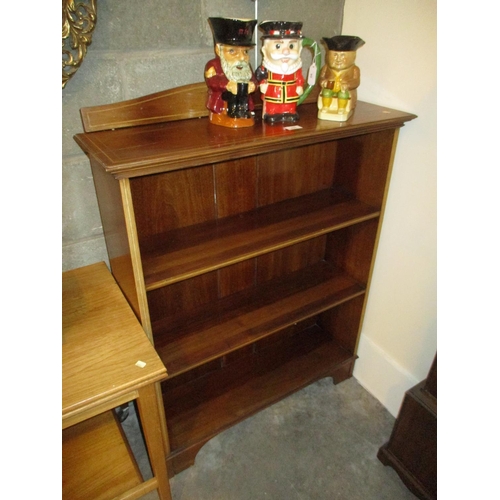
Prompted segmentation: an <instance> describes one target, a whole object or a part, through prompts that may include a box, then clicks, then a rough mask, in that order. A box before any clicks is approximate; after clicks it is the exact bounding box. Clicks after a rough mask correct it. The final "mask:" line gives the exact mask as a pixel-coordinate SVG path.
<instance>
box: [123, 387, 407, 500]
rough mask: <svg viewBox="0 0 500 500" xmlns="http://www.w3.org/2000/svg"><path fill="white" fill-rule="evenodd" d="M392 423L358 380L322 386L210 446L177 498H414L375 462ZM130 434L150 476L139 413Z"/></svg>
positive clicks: (151, 499)
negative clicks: (138, 417) (140, 431)
mask: <svg viewBox="0 0 500 500" xmlns="http://www.w3.org/2000/svg"><path fill="white" fill-rule="evenodd" d="M394 420H395V419H394V417H392V415H391V414H390V413H389V412H388V411H387V410H386V409H385V408H384V407H383V406H382V405H381V404H380V403H379V402H378V401H377V400H376V399H375V398H374V397H373V396H371V395H370V394H369V393H368V392H367V391H366V390H365V389H363V388H362V387H361V385H360V384H359V383H358V382H357V381H356V380H355V379H354V378H351V379H349V380H346V381H345V382H342V383H341V384H338V385H334V384H333V382H332V379H331V378H325V379H322V380H319V381H318V382H315V383H313V384H311V385H310V386H308V387H306V388H305V389H303V390H301V391H299V392H297V393H295V394H293V395H291V396H289V397H288V398H286V399H284V400H282V401H280V402H279V403H276V404H275V405H273V406H271V407H269V408H267V409H265V410H263V411H261V412H259V413H258V414H256V415H254V416H252V417H250V418H248V419H246V420H245V421H244V422H241V423H239V424H238V425H235V426H234V427H232V428H230V429H228V430H226V431H225V432H223V433H221V434H219V435H218V436H216V437H214V438H213V439H212V440H210V441H209V442H208V443H207V444H206V445H205V446H204V447H203V448H202V449H201V450H200V452H199V453H198V455H197V457H196V462H195V465H194V466H193V467H190V468H189V469H186V470H185V471H183V472H181V473H180V474H177V475H176V476H175V477H173V478H172V479H171V480H170V486H171V490H172V498H173V500H415V498H416V497H415V496H414V495H413V494H412V493H410V492H409V491H408V490H407V488H406V487H405V486H404V484H403V483H402V481H401V480H400V479H399V476H398V475H397V474H396V472H395V471H394V470H393V469H392V468H390V467H384V466H383V465H382V463H381V462H380V461H379V460H378V459H377V452H378V449H379V448H380V446H382V445H383V444H384V443H385V442H387V440H388V439H389V436H390V434H391V431H392V427H393V425H394ZM124 428H125V431H126V433H127V435H128V436H129V440H130V441H131V446H132V448H133V449H134V450H135V453H136V457H137V459H138V462H139V466H140V467H141V470H143V471H144V472H143V474H144V475H145V476H146V477H150V470H149V464H148V460H147V455H146V454H145V450H144V447H143V443H142V438H141V437H140V433H139V432H138V424H137V420H136V416H135V413H134V412H133V411H131V414H130V416H129V417H128V418H127V420H125V422H124ZM157 498H158V496H157V493H156V492H151V493H149V494H148V495H146V496H144V497H143V500H156V499H157Z"/></svg>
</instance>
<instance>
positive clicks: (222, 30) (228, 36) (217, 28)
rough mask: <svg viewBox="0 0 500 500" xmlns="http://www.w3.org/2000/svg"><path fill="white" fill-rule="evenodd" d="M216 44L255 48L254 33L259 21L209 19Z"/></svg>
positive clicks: (223, 18) (222, 18)
mask: <svg viewBox="0 0 500 500" xmlns="http://www.w3.org/2000/svg"><path fill="white" fill-rule="evenodd" d="M208 22H209V24H210V27H211V28H212V33H213V35H214V42H215V43H223V44H224V45H235V46H240V47H253V46H254V45H255V43H254V42H253V32H254V29H255V25H256V24H257V19H230V18H226V17H209V18H208Z"/></svg>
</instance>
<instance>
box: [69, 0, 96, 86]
mask: <svg viewBox="0 0 500 500" xmlns="http://www.w3.org/2000/svg"><path fill="white" fill-rule="evenodd" d="M96 2H97V0H80V1H75V0H62V88H63V89H64V87H65V86H66V84H67V83H68V81H69V80H70V78H71V77H72V76H73V75H74V74H75V73H76V72H77V70H78V68H79V67H80V66H81V64H82V62H83V60H84V58H85V56H86V55H87V47H88V46H89V45H90V44H91V43H92V33H93V32H94V28H95V25H96V21H97V9H96Z"/></svg>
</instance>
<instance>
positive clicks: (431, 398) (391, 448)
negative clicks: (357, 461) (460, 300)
mask: <svg viewBox="0 0 500 500" xmlns="http://www.w3.org/2000/svg"><path fill="white" fill-rule="evenodd" d="M378 458H379V460H380V461H381V462H382V463H383V464H384V465H390V466H391V467H392V468H393V469H394V470H395V471H396V472H397V473H398V474H399V476H400V477H401V479H402V480H403V482H404V483H405V484H406V486H407V487H408V489H410V490H411V491H412V492H413V493H414V494H415V495H416V496H417V497H418V498H420V499H422V500H430V499H435V498H437V356H436V357H435V358H434V362H433V364H432V367H431V369H430V371H429V375H428V377H427V379H426V380H424V381H423V382H420V383H419V384H417V385H416V386H415V387H413V388H412V389H410V390H409V391H407V392H406V394H405V397H404V399H403V404H402V405H401V409H400V411H399V415H398V418H397V420H396V423H395V424H394V429H393V431H392V434H391V437H390V439H389V441H388V442H387V443H386V444H385V445H384V446H382V447H381V448H380V450H379V452H378Z"/></svg>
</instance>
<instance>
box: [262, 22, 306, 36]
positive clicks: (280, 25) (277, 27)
mask: <svg viewBox="0 0 500 500" xmlns="http://www.w3.org/2000/svg"><path fill="white" fill-rule="evenodd" d="M259 28H260V29H261V30H262V31H263V32H264V35H263V36H262V38H277V39H282V38H304V35H303V34H302V23H300V22H295V21H262V22H261V23H260V24H259Z"/></svg>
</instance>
